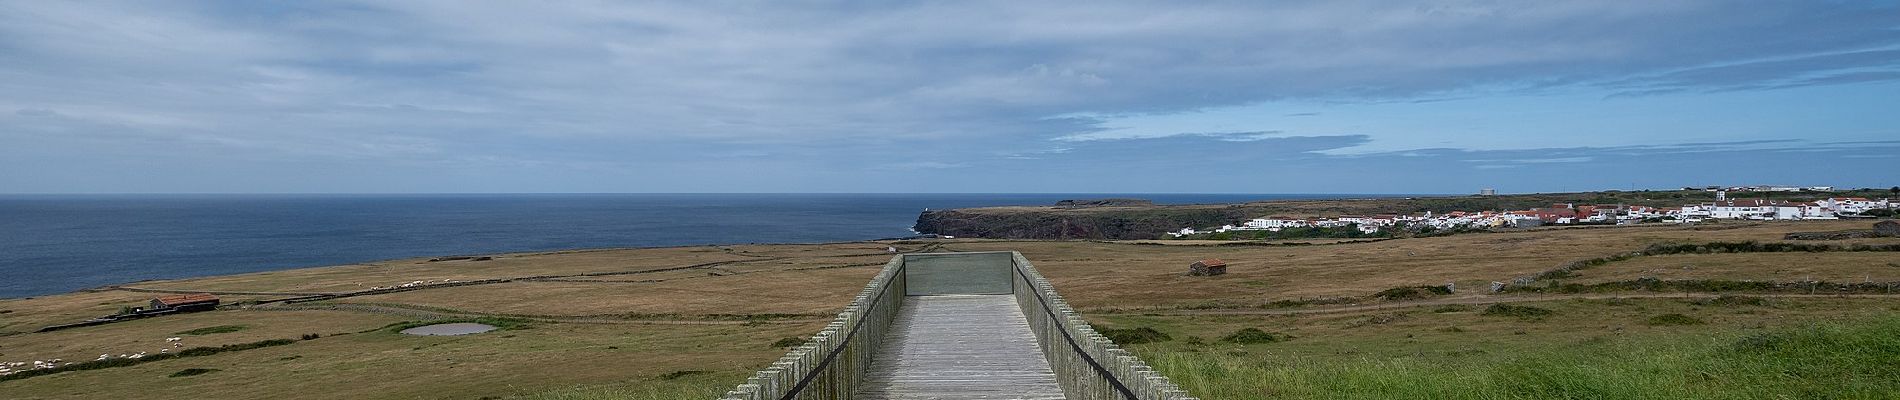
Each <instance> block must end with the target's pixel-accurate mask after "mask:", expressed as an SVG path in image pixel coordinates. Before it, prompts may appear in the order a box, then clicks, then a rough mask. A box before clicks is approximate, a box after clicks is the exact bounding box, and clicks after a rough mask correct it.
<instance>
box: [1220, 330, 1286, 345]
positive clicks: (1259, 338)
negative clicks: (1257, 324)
mask: <svg viewBox="0 0 1900 400" xmlns="http://www.w3.org/2000/svg"><path fill="white" fill-rule="evenodd" d="M1280 340H1282V339H1281V338H1280V337H1279V336H1274V335H1273V334H1271V333H1267V332H1266V331H1262V330H1260V329H1258V328H1243V329H1241V330H1238V331H1234V333H1233V334H1230V335H1227V336H1226V337H1222V338H1220V341H1222V342H1227V343H1236V344H1258V343H1273V342H1278V341H1280Z"/></svg>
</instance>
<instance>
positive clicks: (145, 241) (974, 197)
mask: <svg viewBox="0 0 1900 400" xmlns="http://www.w3.org/2000/svg"><path fill="white" fill-rule="evenodd" d="M1104 197H1134V198H1144V199H1151V200H1154V201H1156V202H1158V203H1163V204H1189V203H1228V202H1240V201H1248V200H1269V199H1311V198H1339V197H1367V196H1364V195H1286V194H1268V195H1261V194H1249V195H1239V194H1116V195H1104V194H547V195H9V196H0V298H10V297H26V296H38V295H45V294H52V293H62V292H67V291H72V290H77V289H84V288H90V287H98V286H102V285H110V284H118V283H126V282H132V281H138V280H145V279H169V278H185V277H196V276H208V275H224V274H234V273H244V272H257V271H270V270H280V269H289V268H298V267H312V266H324V265H337V264H348V263H357V262H367V261H376V260H386V259H394V258H407V257H419V256H438V255H461V254H487V253H501V252H518V251H540V250H559V249H579V248H599V247H656V246H680V245H700V244H737V243H807V242H833V241H851V240H866V239H878V238H891V237H903V236H909V235H912V234H913V233H912V232H911V231H910V227H911V224H912V223H914V222H916V220H917V214H918V212H919V211H922V210H924V209H925V208H932V209H941V208H959V207H978V206H1000V205H1048V204H1053V203H1054V202H1056V201H1058V200H1063V199H1091V198H1104Z"/></svg>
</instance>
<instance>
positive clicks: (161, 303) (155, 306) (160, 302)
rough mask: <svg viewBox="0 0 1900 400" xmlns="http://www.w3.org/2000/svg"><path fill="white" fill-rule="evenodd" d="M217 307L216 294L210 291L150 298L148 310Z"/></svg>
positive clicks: (190, 309) (182, 310) (179, 310)
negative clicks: (150, 303)
mask: <svg viewBox="0 0 1900 400" xmlns="http://www.w3.org/2000/svg"><path fill="white" fill-rule="evenodd" d="M217 308H218V296H217V295H213V294H210V293H193V294H181V295H173V296H162V297H159V298H156V299H152V307H151V308H150V310H152V311H158V310H167V309H170V310H178V312H191V311H211V310H215V309H217Z"/></svg>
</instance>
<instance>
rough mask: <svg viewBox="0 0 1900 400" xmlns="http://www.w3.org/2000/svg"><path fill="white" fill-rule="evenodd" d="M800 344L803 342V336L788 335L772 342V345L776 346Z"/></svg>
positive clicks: (795, 345)
mask: <svg viewBox="0 0 1900 400" xmlns="http://www.w3.org/2000/svg"><path fill="white" fill-rule="evenodd" d="M802 344H805V338H801V337H789V336H788V337H785V338H783V339H779V340H778V341H776V342H772V347H778V348H784V347H798V345H802Z"/></svg>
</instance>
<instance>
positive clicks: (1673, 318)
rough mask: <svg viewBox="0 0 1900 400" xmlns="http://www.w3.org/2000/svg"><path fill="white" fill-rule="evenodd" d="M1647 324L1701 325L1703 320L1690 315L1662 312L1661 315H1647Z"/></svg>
mask: <svg viewBox="0 0 1900 400" xmlns="http://www.w3.org/2000/svg"><path fill="white" fill-rule="evenodd" d="M1649 324H1650V325H1652V326H1682V325H1702V324H1703V322H1702V320H1700V319H1696V318H1695V317H1691V316H1687V315H1682V314H1663V315H1658V316H1654V317H1649Z"/></svg>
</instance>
